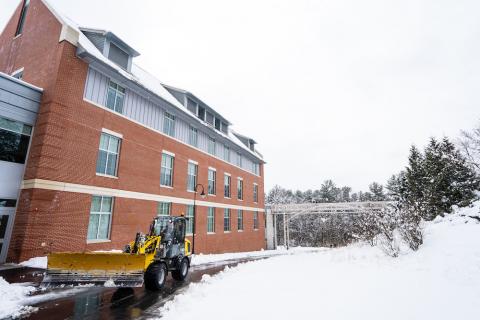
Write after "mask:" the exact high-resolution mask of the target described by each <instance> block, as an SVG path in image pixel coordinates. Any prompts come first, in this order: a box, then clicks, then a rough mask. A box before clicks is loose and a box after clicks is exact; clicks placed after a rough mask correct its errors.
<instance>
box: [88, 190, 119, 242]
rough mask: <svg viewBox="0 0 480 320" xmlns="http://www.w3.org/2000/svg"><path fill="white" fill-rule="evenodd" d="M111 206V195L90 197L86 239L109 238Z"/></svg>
mask: <svg viewBox="0 0 480 320" xmlns="http://www.w3.org/2000/svg"><path fill="white" fill-rule="evenodd" d="M112 208H113V198H112V197H103V196H93V197H92V204H91V206H90V220H89V222H88V234H87V240H108V239H109V238H110V223H111V220H112Z"/></svg>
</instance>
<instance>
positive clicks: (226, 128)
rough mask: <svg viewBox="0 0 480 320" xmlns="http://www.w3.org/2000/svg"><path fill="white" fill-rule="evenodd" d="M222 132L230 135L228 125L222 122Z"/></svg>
mask: <svg viewBox="0 0 480 320" xmlns="http://www.w3.org/2000/svg"><path fill="white" fill-rule="evenodd" d="M222 132H223V133H228V125H227V124H226V123H225V122H222Z"/></svg>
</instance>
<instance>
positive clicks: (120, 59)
mask: <svg viewBox="0 0 480 320" xmlns="http://www.w3.org/2000/svg"><path fill="white" fill-rule="evenodd" d="M108 59H110V60H111V61H113V62H115V63H116V64H117V65H119V66H120V67H122V68H123V69H125V70H127V69H128V60H129V56H128V53H126V52H125V51H123V50H122V49H120V48H119V47H118V46H116V45H114V44H113V43H111V42H110V49H109V50H108Z"/></svg>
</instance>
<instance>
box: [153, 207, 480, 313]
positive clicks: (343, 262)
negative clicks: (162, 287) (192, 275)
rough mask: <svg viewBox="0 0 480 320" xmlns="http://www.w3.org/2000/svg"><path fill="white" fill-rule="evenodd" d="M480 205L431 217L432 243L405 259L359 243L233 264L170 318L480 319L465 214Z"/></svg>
mask: <svg viewBox="0 0 480 320" xmlns="http://www.w3.org/2000/svg"><path fill="white" fill-rule="evenodd" d="M478 205H479V203H477V208H476V209H466V210H464V209H462V210H458V211H457V212H456V213H455V214H453V215H447V216H446V217H444V218H437V219H436V220H434V221H433V222H429V223H426V224H425V229H424V232H425V237H424V244H423V245H422V246H421V247H420V249H419V250H418V251H416V252H411V253H409V254H405V255H401V256H400V257H398V258H391V257H389V256H386V255H385V254H384V253H383V252H382V251H381V250H380V249H378V248H376V247H370V246H368V245H366V244H355V245H351V246H349V247H344V248H338V249H324V250H322V251H319V252H314V253H305V252H303V253H302V252H300V253H296V254H293V255H284V256H278V257H272V258H270V259H266V260H259V261H255V262H248V263H244V264H241V265H239V266H238V267H235V268H227V269H226V270H225V271H223V272H221V273H219V274H217V275H216V276H213V277H209V276H208V277H204V278H203V279H202V281H201V282H200V283H193V284H190V286H189V287H188V289H187V290H186V291H185V292H184V293H183V294H179V295H177V296H176V297H175V298H174V299H173V300H172V301H170V302H167V303H166V304H165V306H164V307H162V308H161V309H160V313H161V314H162V316H163V318H162V319H165V320H169V319H175V320H182V319H207V318H208V319H212V320H215V319H226V318H228V319H276V320H282V319H288V320H291V319H303V318H306V319H312V318H313V319H319V318H322V319H341V320H343V319H355V320H356V319H369V320H376V319H379V320H380V319H381V320H383V319H402V320H403V319H422V320H423V319H462V320H469V319H472V320H474V319H475V320H476V319H480V309H479V308H478V301H480V245H479V243H480V222H478V221H477V220H475V219H472V218H469V217H467V216H465V215H470V213H471V212H473V213H474V212H477V214H478ZM467 212H468V214H467ZM239 301H240V302H242V307H240V308H239V304H238V303H239Z"/></svg>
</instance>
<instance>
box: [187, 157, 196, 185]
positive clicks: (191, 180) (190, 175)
mask: <svg viewBox="0 0 480 320" xmlns="http://www.w3.org/2000/svg"><path fill="white" fill-rule="evenodd" d="M190 165H193V170H194V172H191V168H192V167H190ZM197 182H198V162H197V163H196V162H194V161H190V160H189V161H188V164H187V191H189V192H195V187H196V186H197Z"/></svg>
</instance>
